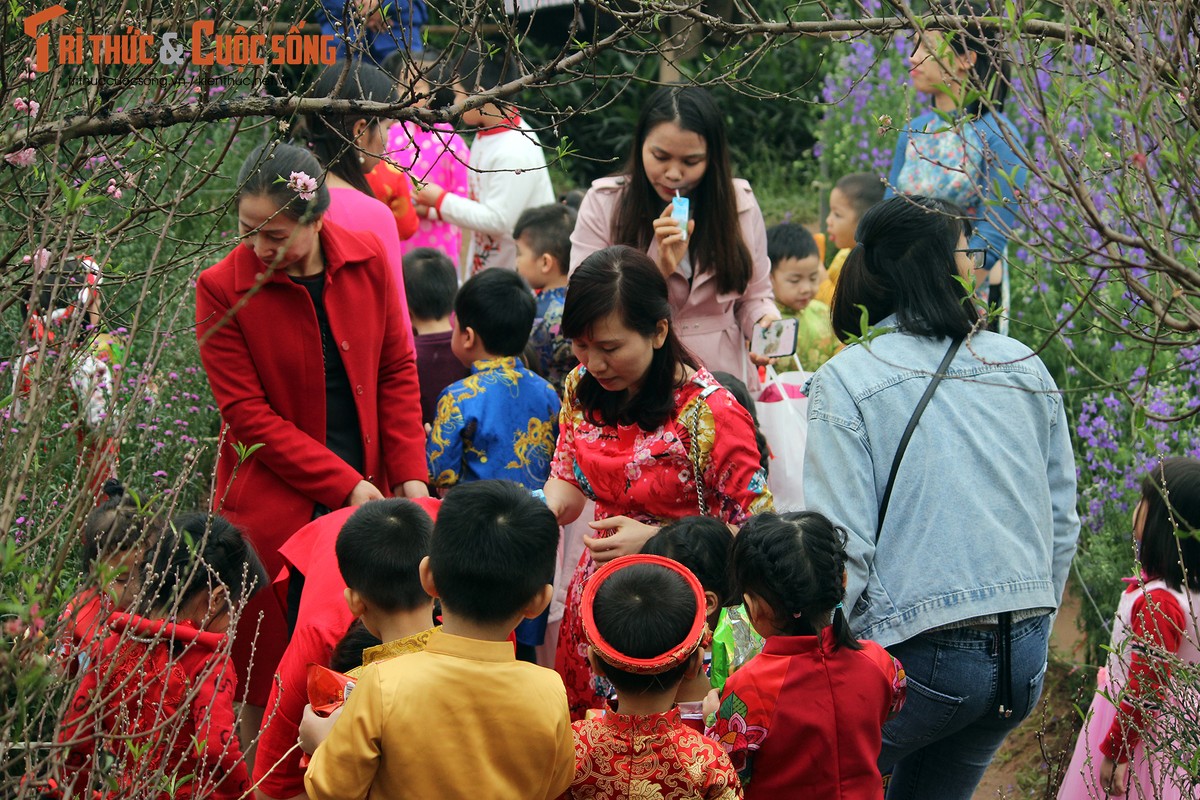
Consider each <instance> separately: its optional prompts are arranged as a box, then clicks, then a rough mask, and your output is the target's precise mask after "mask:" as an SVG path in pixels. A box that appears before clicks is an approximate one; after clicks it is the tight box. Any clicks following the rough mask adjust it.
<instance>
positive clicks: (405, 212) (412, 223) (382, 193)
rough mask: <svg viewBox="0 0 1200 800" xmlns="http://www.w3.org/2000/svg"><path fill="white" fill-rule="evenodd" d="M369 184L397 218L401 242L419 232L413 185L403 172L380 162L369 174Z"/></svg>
mask: <svg viewBox="0 0 1200 800" xmlns="http://www.w3.org/2000/svg"><path fill="white" fill-rule="evenodd" d="M367 183H368V184H370V186H371V191H372V192H373V193H374V194H375V197H376V198H377V199H379V200H380V201H382V202H384V203H386V204H387V206H388V208H390V209H391V210H392V214H393V215H395V217H396V233H397V234H398V235H399V236H400V239H401V241H403V240H404V239H407V238H409V237H410V236H412V235H413V234H414V233H416V232H417V227H418V226H419V225H420V224H421V218H420V217H418V216H417V207H416V206H415V205H413V199H412V184H411V183H410V182H409V180H408V176H407V175H405V174H404V173H403V172H402V171H401V170H399V169H397V168H396V167H394V166H392V165H391V164H389V163H387V162H386V161H380V162H379V163H378V164H376V165H375V169H373V170H371V171H370V172H368V173H367Z"/></svg>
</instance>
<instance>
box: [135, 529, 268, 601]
mask: <svg viewBox="0 0 1200 800" xmlns="http://www.w3.org/2000/svg"><path fill="white" fill-rule="evenodd" d="M144 573H145V574H144V589H143V595H142V598H143V601H144V603H145V604H146V606H147V607H148V608H149V609H150V610H152V611H159V612H163V611H168V612H169V611H173V610H177V609H178V608H179V607H180V606H182V605H184V604H185V603H187V601H188V600H190V599H191V598H192V597H194V596H195V595H196V594H197V593H198V592H202V591H204V590H209V591H214V590H216V589H217V588H218V587H221V586H224V587H225V590H226V592H227V593H228V598H229V603H230V606H231V607H234V608H236V607H238V606H239V605H240V604H242V603H244V602H245V601H246V600H249V599H250V598H251V597H252V596H253V595H254V593H255V592H257V591H258V590H260V589H262V588H263V587H264V586H266V585H267V573H266V570H264V569H263V566H262V562H260V561H259V560H258V554H257V553H255V552H254V547H253V546H251V544H250V542H249V541H248V540H247V539H246V537H245V535H244V534H243V533H242V532H241V530H239V529H238V528H237V527H235V526H234V524H233V523H232V522H230V521H229V520H227V519H225V518H224V517H222V516H220V515H217V514H206V513H203V512H197V513H193V514H185V515H183V516H180V517H177V518H176V519H174V520H172V522H171V523H170V524H169V525H167V526H166V528H165V530H163V532H162V535H161V536H160V537H159V540H158V542H157V543H156V544H155V546H154V548H153V549H152V550H151V551H150V552H148V553H147V556H146V561H145V566H144Z"/></svg>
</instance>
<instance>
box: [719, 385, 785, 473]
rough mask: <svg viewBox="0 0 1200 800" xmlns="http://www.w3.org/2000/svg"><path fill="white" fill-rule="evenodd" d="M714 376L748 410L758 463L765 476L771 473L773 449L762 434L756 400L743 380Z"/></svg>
mask: <svg viewBox="0 0 1200 800" xmlns="http://www.w3.org/2000/svg"><path fill="white" fill-rule="evenodd" d="M712 376H713V377H714V378H716V379H717V383H719V384H721V385H722V386H724V387H725V388H726V389H728V390H729V393H730V394H731V395H733V399H734V400H737V401H738V405H740V406H741V407H742V408H744V409H746V413H748V414H749V415H750V421H751V422H753V423H754V443H755V444H756V445H757V446H758V463H759V464H760V465H761V466H762V468H763V474H764V475H769V474H770V473H771V448H770V446H769V445H768V444H767V437H766V435H765V434H763V432H762V427H761V426H760V425H759V424H758V408H757V406H756V405H755V404H754V400H753V399H751V397H750V390H749V389H748V388H747V387H746V384H745V383H744V382H743V381H742V379H741V378H736V377H734V376H733V375H730V374H729V373H728V372H720V371H718V372H714V373H712Z"/></svg>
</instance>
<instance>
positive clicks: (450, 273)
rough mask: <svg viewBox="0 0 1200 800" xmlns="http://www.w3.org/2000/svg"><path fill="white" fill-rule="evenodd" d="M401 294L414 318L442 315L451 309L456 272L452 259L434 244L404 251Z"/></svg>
mask: <svg viewBox="0 0 1200 800" xmlns="http://www.w3.org/2000/svg"><path fill="white" fill-rule="evenodd" d="M402 263H403V265H404V295H405V297H406V298H407V299H408V313H409V314H411V315H412V317H413V319H420V320H435V319H445V318H446V317H448V316H450V312H451V311H453V310H454V295H455V293H456V292H458V273H457V271H456V270H455V269H454V262H453V261H451V260H450V259H449V257H447V256H446V254H445V253H443V252H442V251H441V250H438V249H437V248H435V247H418V248H417V249H415V250H410V251H409V252H407V253H405V254H404V260H403V262H402Z"/></svg>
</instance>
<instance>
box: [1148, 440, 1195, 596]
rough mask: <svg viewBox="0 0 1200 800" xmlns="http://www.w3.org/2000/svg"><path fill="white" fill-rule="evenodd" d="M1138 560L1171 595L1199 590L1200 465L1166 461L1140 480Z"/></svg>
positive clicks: (1192, 462)
mask: <svg viewBox="0 0 1200 800" xmlns="http://www.w3.org/2000/svg"><path fill="white" fill-rule="evenodd" d="M1142 500H1143V501H1144V502H1145V503H1146V519H1145V522H1144V523H1143V528H1142V544H1141V547H1140V555H1139V557H1140V559H1141V562H1142V568H1143V569H1144V570H1145V571H1146V574H1147V575H1150V576H1152V577H1154V578H1159V579H1161V580H1163V581H1164V582H1166V584H1167V585H1168V586H1170V587H1171V588H1172V589H1174V590H1175V591H1182V590H1183V589H1184V588H1185V587H1186V588H1187V589H1190V590H1191V591H1194V592H1195V591H1200V538H1198V537H1200V461H1198V460H1196V459H1194V458H1164V459H1163V460H1162V461H1160V462H1158V463H1157V464H1155V465H1154V466H1153V467H1152V468H1151V469H1150V471H1149V472H1148V473H1146V477H1144V478H1143V479H1142Z"/></svg>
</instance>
